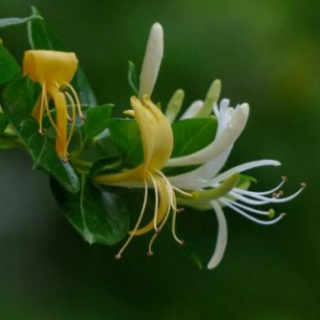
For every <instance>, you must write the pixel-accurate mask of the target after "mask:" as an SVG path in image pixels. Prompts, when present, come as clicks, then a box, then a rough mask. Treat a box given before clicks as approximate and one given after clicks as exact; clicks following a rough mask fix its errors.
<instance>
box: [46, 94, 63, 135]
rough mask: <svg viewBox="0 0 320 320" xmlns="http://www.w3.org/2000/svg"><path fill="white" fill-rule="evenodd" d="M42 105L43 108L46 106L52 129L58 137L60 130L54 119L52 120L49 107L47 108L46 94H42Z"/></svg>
mask: <svg viewBox="0 0 320 320" xmlns="http://www.w3.org/2000/svg"><path fill="white" fill-rule="evenodd" d="M44 105H45V108H46V111H47V115H48V118H49V121H50V123H51V125H52V126H53V128H54V130H55V131H56V133H57V135H58V136H59V137H60V132H59V130H58V127H57V125H56V124H55V122H54V120H53V118H52V116H51V112H50V109H49V102H48V97H47V95H46V94H45V95H44Z"/></svg>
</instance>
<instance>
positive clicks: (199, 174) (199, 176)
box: [167, 99, 306, 269]
mask: <svg viewBox="0 0 320 320" xmlns="http://www.w3.org/2000/svg"><path fill="white" fill-rule="evenodd" d="M214 113H215V115H216V117H217V120H218V129H217V134H216V138H215V140H214V141H213V142H212V143H211V144H210V145H209V146H208V147H207V148H204V149H202V150H200V151H198V152H196V153H194V154H191V155H189V156H186V157H181V158H175V159H171V160H169V162H168V164H167V166H177V165H179V166H183V165H190V164H200V163H203V164H202V165H201V166H200V167H198V168H197V169H195V170H193V171H189V172H187V173H184V174H180V175H177V176H172V177H169V178H168V179H169V181H170V183H172V184H174V185H175V186H176V187H178V188H183V189H184V190H193V191H194V190H196V191H197V193H198V197H197V198H196V199H195V198H193V199H187V198H183V197H178V198H177V200H178V204H180V205H186V206H190V207H194V208H196V209H200V210H206V209H214V211H215V213H216V216H217V220H218V236H217V242H216V247H215V251H214V254H213V256H212V258H211V259H210V261H209V263H208V268H209V269H213V268H215V267H216V266H217V265H218V264H219V263H220V261H221V259H222V258H223V255H224V252H225V248H226V245H227V223H226V219H225V216H224V213H223V210H222V208H223V207H229V208H230V209H232V210H233V211H235V212H237V213H239V214H240V215H242V216H244V217H245V218H247V219H249V220H251V221H253V222H256V223H258V224H261V225H272V224H275V223H277V222H278V221H279V220H281V219H282V218H283V217H284V213H282V214H280V215H278V216H277V217H276V218H274V216H275V211H274V210H273V209H272V208H269V209H268V210H258V209H256V208H254V207H255V206H260V205H270V204H277V203H283V202H287V201H290V200H292V199H294V198H295V197H297V196H298V195H299V194H300V193H301V192H302V190H303V189H304V188H305V186H306V185H305V184H302V185H301V188H300V189H299V190H298V191H297V192H295V193H294V194H292V195H290V196H288V197H285V198H281V196H282V195H283V192H282V191H281V190H280V188H281V187H282V186H283V184H284V182H285V181H286V178H283V179H282V182H281V183H280V184H279V185H278V186H276V187H275V188H273V189H271V190H268V191H264V192H254V191H249V190H248V188H249V185H250V182H248V181H247V182H246V183H245V184H242V185H241V184H240V185H239V178H240V173H242V172H244V171H247V170H249V169H253V168H257V167H262V166H279V165H280V162H278V161H274V160H260V161H253V162H249V163H245V164H242V165H239V166H237V167H234V168H232V169H229V170H227V171H225V172H223V173H220V174H218V173H219V171H220V170H221V169H222V167H223V166H224V164H225V162H226V160H227V158H228V156H229V154H230V152H231V150H232V147H233V145H234V142H235V141H236V139H237V138H238V137H239V135H240V134H241V132H242V131H243V129H244V127H245V124H246V122H247V119H248V115H249V106H248V105H247V104H242V105H240V106H237V107H236V108H231V107H229V100H226V99H224V100H222V101H221V103H220V108H218V107H217V105H215V106H214ZM253 215H258V216H259V215H260V216H264V217H267V218H269V220H265V219H264V220H262V219H258V218H256V217H254V216H253Z"/></svg>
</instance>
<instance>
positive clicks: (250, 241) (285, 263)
mask: <svg viewBox="0 0 320 320" xmlns="http://www.w3.org/2000/svg"><path fill="white" fill-rule="evenodd" d="M30 5H35V6H37V7H38V8H39V10H40V11H41V12H42V14H43V15H44V16H45V17H46V19H47V20H48V21H49V23H50V24H51V25H52V26H53V27H54V28H55V30H56V31H57V32H58V33H59V34H60V35H61V36H62V37H63V38H64V40H65V41H66V42H67V43H68V45H69V46H70V48H72V50H74V51H75V52H76V53H77V55H78V57H79V59H80V61H81V64H82V66H83V67H84V69H85V70H86V72H87V74H88V76H89V79H90V80H91V82H92V84H93V87H94V88H95V90H96V92H97V96H98V98H99V101H100V102H101V103H104V102H114V103H115V104H116V105H117V106H118V108H119V111H120V110H122V109H123V108H125V107H127V106H128V97H129V94H130V91H129V88H128V86H127V81H126V77H127V61H128V60H129V59H130V60H133V61H135V62H136V63H137V65H138V66H140V64H141V61H142V57H143V54H144V48H145V43H146V39H147V36H148V33H149V28H150V26H151V25H152V23H153V22H156V21H159V22H160V23H162V25H163V27H164V30H165V59H164V63H163V67H162V70H161V74H160V77H159V81H158V84H157V87H156V92H155V97H156V100H162V101H163V102H164V103H166V102H167V101H168V99H169V98H170V95H171V94H172V92H173V91H174V90H175V89H177V88H183V89H185V90H186V92H187V96H186V100H187V102H188V103H190V102H191V101H192V100H195V99H199V98H203V97H204V94H205V93H206V90H207V89H208V87H209V85H210V83H211V81H212V80H213V79H214V78H220V79H222V81H223V97H229V98H230V99H231V100H232V102H233V103H237V102H243V101H247V102H249V103H250V105H251V116H250V121H249V124H248V127H247V128H246V130H245V133H244V134H243V136H242V137H241V139H240V141H239V142H238V143H237V144H236V147H235V150H234V152H233V154H232V157H231V159H230V160H229V162H228V166H232V165H235V164H239V163H243V162H247V161H251V160H257V159H263V158H270V159H277V160H279V161H281V162H282V163H283V166H282V167H281V168H276V169H272V168H266V169H261V170H260V171H259V170H257V171H255V172H252V173H253V174H254V175H256V176H257V177H258V181H259V186H258V187H256V188H259V189H260V188H261V189H265V188H269V186H271V185H274V184H275V183H276V182H277V181H278V180H279V177H280V176H281V175H283V174H285V175H287V176H288V177H289V182H288V186H287V188H286V189H285V190H286V191H288V192H292V191H293V190H295V189H296V188H297V187H298V186H299V183H300V182H302V181H306V182H307V183H308V189H307V191H306V192H305V193H304V194H303V195H302V196H300V197H299V198H298V199H296V200H295V201H293V202H292V203H289V204H284V205H282V206H281V208H279V210H280V211H285V212H287V213H288V215H287V217H286V219H284V220H283V221H282V222H281V223H279V224H278V225H276V226H272V227H263V226H257V225H255V224H252V223H251V222H249V221H246V220H243V219H242V218H241V217H239V216H237V215H236V214H235V213H233V212H231V211H227V212H226V214H227V219H228V223H229V234H230V237H229V244H228V248H227V253H226V256H225V259H224V260H223V262H222V264H221V265H220V266H219V267H218V268H217V269H216V270H214V271H207V270H203V271H199V270H198V269H197V268H196V267H194V266H193V265H192V264H191V263H190V262H189V261H188V260H186V259H185V258H184V257H183V255H182V254H181V252H180V250H179V248H177V246H176V245H175V244H174V243H173V241H172V240H171V238H170V237H163V238H162V239H160V240H159V242H158V243H157V245H156V248H155V249H156V255H155V256H154V257H153V258H152V259H148V258H146V257H145V244H146V241H144V240H143V239H138V240H137V241H136V242H135V243H134V244H132V246H131V247H130V248H129V249H128V251H127V253H126V255H125V256H124V259H123V260H122V261H121V262H116V261H114V259H113V255H114V253H115V252H116V248H111V249H110V248H106V247H102V246H92V247H90V246H89V245H87V244H86V243H84V242H83V241H82V240H81V239H80V237H78V235H77V234H76V233H75V232H74V231H73V230H72V228H71V227H69V225H68V224H67V223H66V221H65V220H64V218H63V217H62V215H61V214H60V213H59V209H58V207H57V205H56V204H55V201H54V199H53V198H52V196H51V194H50V190H49V185H48V181H47V177H46V176H45V174H42V173H41V172H32V171H31V170H30V166H31V162H30V160H29V159H28V158H27V156H26V155H24V154H22V153H21V152H18V151H1V155H0V178H1V184H0V201H1V202H0V203H1V217H0V319H1V320H2V319H3V320H38V319H39V320H42V319H45V320H56V319H59V320H69V319H76V320H84V319H90V320H102V319H103V320H113V319H121V320H122V319H152V320H153V319H168V320H171V319H186V320H189V319H190V320H198V319H199V320H200V319H201V320H202V319H219V320H220V319H227V320H232V319H240V320H242V319H245V320H309V319H310V320H317V319H320V304H319V300H320V288H319V286H320V278H319V268H320V258H319V247H320V235H319V231H320V212H319V208H318V201H319V195H320V194H319V189H320V185H319V177H320V174H319V171H320V168H319V165H318V164H319V160H320V152H319V150H320V148H319V145H320V143H319V138H320V62H319V61H320V22H319V12H320V4H319V1H317V0H314V1H302V0H291V1H285V0H270V1H269V0H268V1H249V0H247V1H245V0H237V1H236V0H233V1H232V0H206V1H205V0H197V1H196V0H173V1H159V2H157V1H129V0H122V1H110V0H104V1H103V0H100V1H98V0H91V1H89V0H81V1H80V0H78V1H76V0H69V1H62V0H34V1H29V0H0V15H1V17H7V16H26V15H28V14H29V11H30V10H29V7H30ZM0 37H2V38H3V40H4V43H5V44H6V46H7V47H8V48H9V49H10V50H12V52H13V53H14V55H15V56H16V58H17V59H18V60H19V61H21V59H22V54H23V51H24V50H25V49H27V41H26V29H25V27H16V28H15V29H11V30H5V31H2V32H1V34H0ZM178 227H179V229H180V230H181V231H183V233H184V234H186V235H187V239H188V238H190V239H191V241H193V243H194V245H195V247H196V248H197V249H198V250H199V253H200V255H201V257H202V258H203V260H204V262H207V260H208V258H209V257H210V254H211V252H212V250H213V247H214V241H215V237H216V220H215V217H214V214H213V213H212V212H204V213H195V212H189V213H186V214H185V215H184V216H183V217H182V216H181V217H180V219H179V222H178Z"/></svg>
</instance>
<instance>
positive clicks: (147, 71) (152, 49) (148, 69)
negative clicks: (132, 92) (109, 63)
mask: <svg viewBox="0 0 320 320" xmlns="http://www.w3.org/2000/svg"><path fill="white" fill-rule="evenodd" d="M162 57H163V29H162V26H161V25H160V24H159V23H155V24H154V25H153V26H152V28H151V31H150V36H149V40H148V44H147V49H146V53H145V56H144V60H143V64H142V70H141V75H140V88H139V98H140V99H141V98H142V97H143V95H145V94H147V95H149V96H151V94H152V91H153V88H154V85H155V83H156V81H157V77H158V73H159V69H160V65H161V60H162Z"/></svg>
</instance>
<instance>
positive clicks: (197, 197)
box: [191, 191, 200, 200]
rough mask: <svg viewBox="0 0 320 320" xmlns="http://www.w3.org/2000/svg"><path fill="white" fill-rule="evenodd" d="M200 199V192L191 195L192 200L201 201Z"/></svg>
mask: <svg viewBox="0 0 320 320" xmlns="http://www.w3.org/2000/svg"><path fill="white" fill-rule="evenodd" d="M199 197H200V193H199V192H197V191H193V192H192V193H191V198H192V199H194V200H197V199H199Z"/></svg>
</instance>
